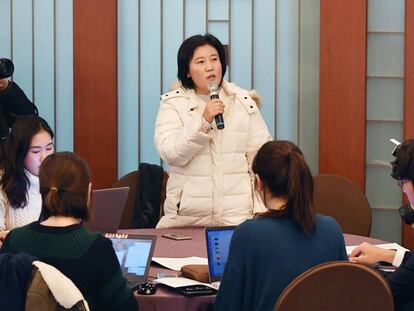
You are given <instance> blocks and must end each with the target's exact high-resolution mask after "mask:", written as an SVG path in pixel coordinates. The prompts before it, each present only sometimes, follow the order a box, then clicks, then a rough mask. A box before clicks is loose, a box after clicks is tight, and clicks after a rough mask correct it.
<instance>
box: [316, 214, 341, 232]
mask: <svg viewBox="0 0 414 311" xmlns="http://www.w3.org/2000/svg"><path fill="white" fill-rule="evenodd" d="M315 224H316V227H319V228H338V229H339V230H341V229H340V226H339V225H338V223H337V222H336V220H335V218H333V217H331V216H325V215H321V214H316V216H315Z"/></svg>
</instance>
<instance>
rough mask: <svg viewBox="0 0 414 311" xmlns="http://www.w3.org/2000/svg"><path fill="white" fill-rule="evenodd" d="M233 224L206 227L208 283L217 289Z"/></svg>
mask: <svg viewBox="0 0 414 311" xmlns="http://www.w3.org/2000/svg"><path fill="white" fill-rule="evenodd" d="M235 228H236V227H235V226H227V227H210V228H206V247H207V260H208V272H209V278H210V283H211V284H212V285H213V286H214V287H215V288H217V289H218V287H219V286H220V281H221V279H222V278H223V273H224V267H225V266H226V263H227V258H228V256H229V247H230V241H231V237H232V235H233V232H234V229H235Z"/></svg>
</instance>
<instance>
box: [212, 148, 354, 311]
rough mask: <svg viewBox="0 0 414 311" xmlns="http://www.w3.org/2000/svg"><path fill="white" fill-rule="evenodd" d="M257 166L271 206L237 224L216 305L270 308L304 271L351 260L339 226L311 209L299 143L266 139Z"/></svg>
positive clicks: (310, 182)
mask: <svg viewBox="0 0 414 311" xmlns="http://www.w3.org/2000/svg"><path fill="white" fill-rule="evenodd" d="M253 172H254V173H255V174H256V188H257V190H258V191H259V194H260V197H261V199H262V201H263V202H264V204H265V206H266V207H267V211H266V212H264V213H261V214H258V215H256V217H255V219H252V220H247V221H245V222H244V223H242V224H241V225H239V226H238V227H237V228H236V230H235V232H234V234H233V236H232V240H231V244H230V252H229V257H228V261H227V264H226V267H225V271H224V276H223V280H222V282H221V285H220V290H219V292H218V295H217V299H216V303H215V307H216V310H226V311H228V310H272V309H273V306H274V304H275V302H276V300H277V298H278V297H279V295H280V294H281V293H282V291H283V290H284V288H285V287H286V286H287V285H288V284H289V283H290V282H291V281H292V280H293V279H294V278H295V277H297V276H299V275H300V274H301V273H302V272H304V271H306V270H308V269H309V268H311V267H313V266H316V265H318V264H320V263H324V262H328V261H333V260H347V256H346V251H345V243H344V238H343V235H342V231H341V229H340V227H339V226H338V224H337V223H336V222H335V220H334V219H333V218H331V217H326V216H322V215H318V214H316V213H315V211H314V209H313V179H312V175H311V172H310V170H309V167H308V165H307V164H306V162H305V159H304V157H303V154H302V152H301V151H300V150H299V148H298V147H297V146H295V145H294V144H293V143H291V142H288V141H271V142H267V143H266V144H264V145H263V146H262V147H261V148H260V150H259V151H258V152H257V154H256V157H255V159H254V161H253Z"/></svg>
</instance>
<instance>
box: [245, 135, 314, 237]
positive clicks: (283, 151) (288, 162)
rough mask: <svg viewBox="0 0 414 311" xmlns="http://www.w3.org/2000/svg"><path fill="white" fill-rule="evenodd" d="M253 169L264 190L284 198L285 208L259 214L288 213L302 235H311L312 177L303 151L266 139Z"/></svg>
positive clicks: (289, 143) (264, 215) (263, 215)
mask: <svg viewBox="0 0 414 311" xmlns="http://www.w3.org/2000/svg"><path fill="white" fill-rule="evenodd" d="M252 169H253V172H254V173H255V174H257V175H258V176H259V177H260V179H261V180H262V183H263V188H264V191H270V193H271V196H272V197H283V198H286V199H287V204H286V207H285V209H284V210H282V211H273V210H269V211H268V212H266V213H264V214H262V215H261V217H277V216H282V215H291V217H292V218H293V220H294V222H295V223H296V225H298V227H299V228H301V229H302V230H303V231H304V233H305V234H308V235H309V234H311V233H312V232H313V230H314V227H315V211H314V208H313V177H312V174H311V172H310V169H309V167H308V165H307V163H306V161H305V158H304V156H303V154H302V151H300V149H299V148H298V147H297V146H296V145H295V144H293V143H292V142H290V141H283V140H279V141H277V140H275V141H269V142H267V143H265V144H264V145H263V146H262V147H261V148H260V149H259V151H258V152H257V154H256V156H255V158H254V160H253V165H252Z"/></svg>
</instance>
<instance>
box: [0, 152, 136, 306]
mask: <svg viewBox="0 0 414 311" xmlns="http://www.w3.org/2000/svg"><path fill="white" fill-rule="evenodd" d="M39 181H40V193H41V195H42V202H43V205H42V218H44V219H45V220H44V221H42V222H39V221H36V222H33V223H31V224H28V225H26V226H24V227H20V228H16V229H13V230H12V231H10V233H9V234H8V235H7V237H6V239H5V241H4V244H3V247H2V248H1V252H13V253H19V252H25V253H28V254H29V255H32V256H35V257H38V258H39V259H40V260H41V261H43V262H45V263H47V264H50V265H52V266H54V267H55V268H57V269H58V270H59V271H60V272H62V273H63V274H64V275H66V276H67V277H68V278H69V279H71V280H72V282H73V283H74V284H75V285H76V286H77V287H78V289H79V290H80V291H81V292H82V294H83V296H84V297H85V299H86V300H87V301H88V304H89V307H90V309H91V310H123V311H128V310H134V311H136V310H138V307H137V302H136V300H135V298H134V296H133V295H132V292H131V290H130V289H129V288H128V286H127V282H126V279H125V278H124V277H123V276H122V271H121V268H120V266H119V262H118V259H117V257H116V255H115V251H114V249H113V247H112V243H111V240H109V239H107V238H105V237H104V236H102V235H101V234H100V233H98V232H91V231H89V230H88V229H86V228H85V227H84V226H83V225H82V223H81V222H82V221H87V220H88V219H89V215H90V210H89V205H90V196H91V188H92V184H91V178H90V171H89V167H88V165H87V164H86V162H85V161H84V160H83V159H82V158H81V157H79V156H78V155H76V154H73V153H70V152H58V153H55V154H53V155H51V156H49V157H47V158H46V159H45V160H44V161H43V163H42V165H41V167H40V172H39Z"/></svg>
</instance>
